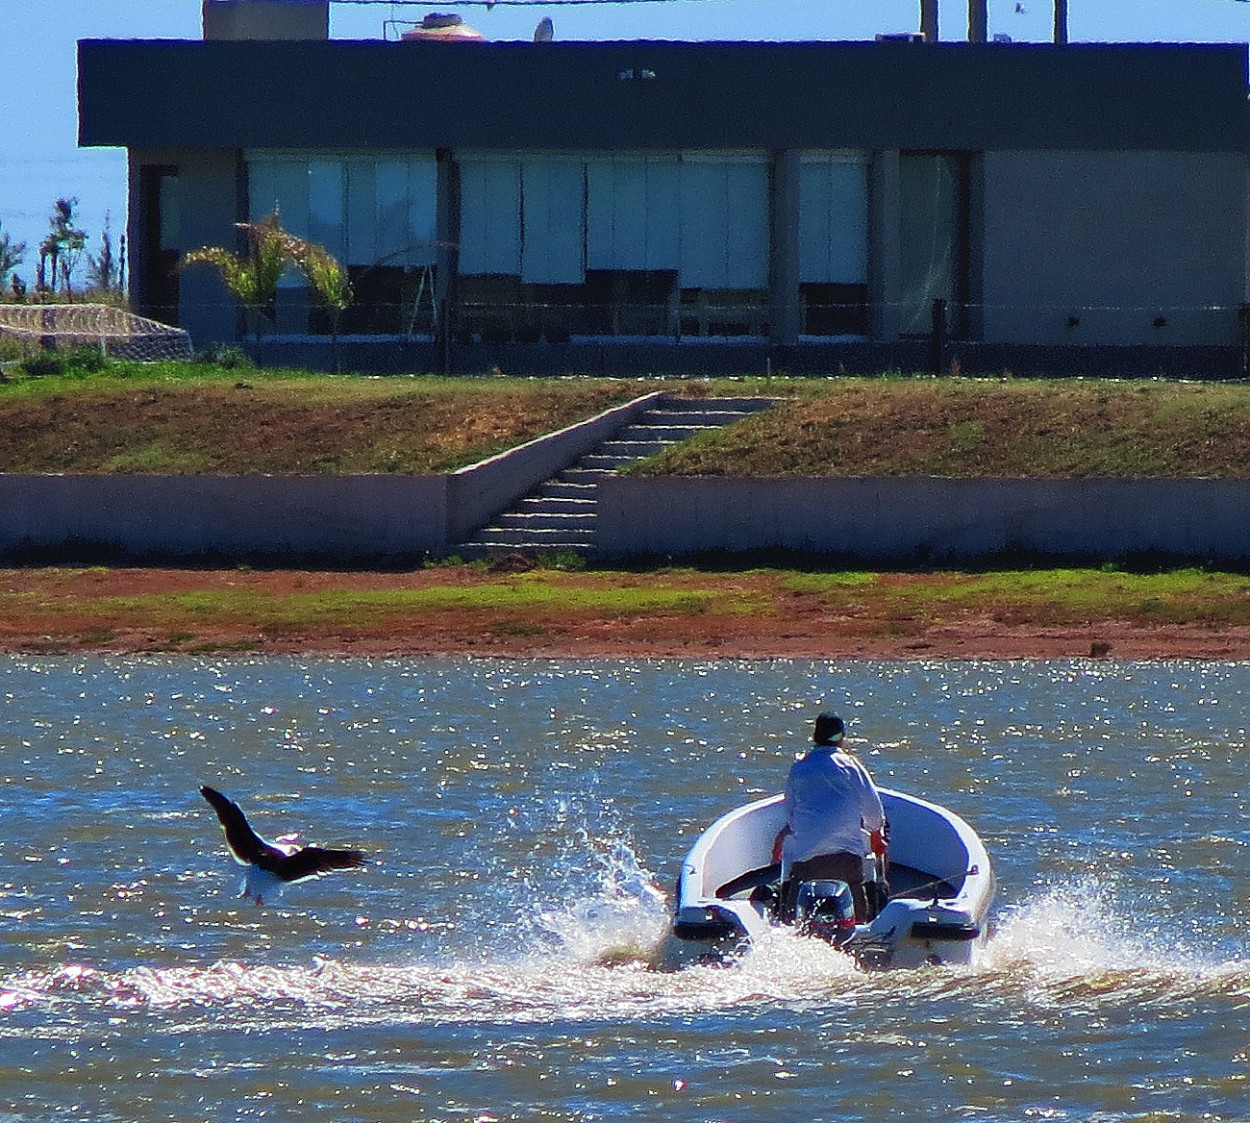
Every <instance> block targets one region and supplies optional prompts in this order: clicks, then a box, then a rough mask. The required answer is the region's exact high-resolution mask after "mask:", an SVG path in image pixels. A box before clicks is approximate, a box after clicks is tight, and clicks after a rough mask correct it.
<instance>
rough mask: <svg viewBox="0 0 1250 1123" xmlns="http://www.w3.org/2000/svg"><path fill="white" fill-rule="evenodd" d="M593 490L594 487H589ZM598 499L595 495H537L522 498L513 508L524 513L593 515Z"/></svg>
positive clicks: (589, 489) (519, 512)
mask: <svg viewBox="0 0 1250 1123" xmlns="http://www.w3.org/2000/svg"><path fill="white" fill-rule="evenodd" d="M587 490H588V491H591V492H593V491H594V489H593V488H588V489H587ZM597 505H598V501H597V500H596V499H594V498H593V497H590V496H588V497H586V498H582V497H580V496H578V497H576V498H574V497H572V496H564V495H536V496H530V497H528V498H526V499H522V500H521V501H520V502H519V503H518V504H517V505H516V506H515V507H513V508H512V509H513V510H514V511H516V512H517V513H518V514H522V515H589V516H593V515H594V512H595V508H596V507H597Z"/></svg>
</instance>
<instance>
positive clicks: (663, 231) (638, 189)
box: [586, 158, 681, 270]
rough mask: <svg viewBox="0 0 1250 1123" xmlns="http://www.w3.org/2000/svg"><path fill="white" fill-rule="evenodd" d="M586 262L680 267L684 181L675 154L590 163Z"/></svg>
mask: <svg viewBox="0 0 1250 1123" xmlns="http://www.w3.org/2000/svg"><path fill="white" fill-rule="evenodd" d="M586 192H587V194H586V267H587V268H588V269H626V270H643V269H676V268H677V267H678V264H679V256H680V254H679V244H680V243H679V225H678V215H679V209H680V195H681V193H680V187H679V181H678V165H677V162H676V160H675V159H673V158H652V159H621V160H591V161H589V162H588V163H587V165H586Z"/></svg>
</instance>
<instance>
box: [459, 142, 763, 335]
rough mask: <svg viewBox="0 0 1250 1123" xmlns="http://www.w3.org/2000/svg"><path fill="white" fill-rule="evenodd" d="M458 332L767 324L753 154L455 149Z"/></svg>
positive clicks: (666, 330)
mask: <svg viewBox="0 0 1250 1123" xmlns="http://www.w3.org/2000/svg"><path fill="white" fill-rule="evenodd" d="M459 276H460V302H461V309H462V313H463V314H462V316H461V324H460V330H461V332H462V334H464V335H468V336H480V337H482V338H491V339H503V338H511V337H516V338H537V337H538V336H540V335H546V336H547V337H548V338H565V337H567V336H568V335H569V334H582V333H585V334H594V335H600V334H608V335H669V336H674V337H675V336H677V335H678V334H683V333H684V334H696V335H726V334H736V335H741V334H764V333H766V331H767V310H768V281H769V174H768V163H767V160H766V158H765V157H764V156H763V155H762V154H735V153H697V154H696V153H687V154H677V153H673V154H667V155H645V156H643V155H638V156H628V155H623V156H619V157H607V156H593V157H591V156H586V157H569V156H539V155H534V156H525V157H519V156H518V157H512V156H504V155H490V154H480V155H476V154H469V155H465V156H463V157H461V159H460V256H459Z"/></svg>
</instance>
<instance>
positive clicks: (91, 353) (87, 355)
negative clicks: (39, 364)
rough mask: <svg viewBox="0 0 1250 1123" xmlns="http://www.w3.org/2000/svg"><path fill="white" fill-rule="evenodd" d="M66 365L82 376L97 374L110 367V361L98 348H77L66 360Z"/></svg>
mask: <svg viewBox="0 0 1250 1123" xmlns="http://www.w3.org/2000/svg"><path fill="white" fill-rule="evenodd" d="M65 365H66V366H67V367H68V368H69V369H70V370H72V371H78V372H80V373H82V374H95V373H96V372H97V371H102V370H103V369H104V368H105V367H106V366H108V359H107V358H105V356H104V352H103V351H101V350H100V348H98V347H92V346H89V345H88V346H83V347H75V348H74V349H73V350H72V351H71V352H70V353H69V354H68V355H67V356H66V358H65Z"/></svg>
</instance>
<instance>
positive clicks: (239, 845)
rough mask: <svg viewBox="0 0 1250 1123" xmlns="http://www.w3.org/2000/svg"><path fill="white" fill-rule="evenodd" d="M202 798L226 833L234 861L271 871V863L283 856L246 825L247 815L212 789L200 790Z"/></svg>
mask: <svg viewBox="0 0 1250 1123" xmlns="http://www.w3.org/2000/svg"><path fill="white" fill-rule="evenodd" d="M200 795H202V796H203V797H204V798H205V799H206V800H208V802H209V803H210V804H212V808H213V810H214V811H216V812H217V818H218V819H220V820H221V825H222V828H223V829H224V830H225V832H226V845H227V846H229V847H230V852H231V854H233V855H234V860H235V861H236V862H238V863H239V865H241V866H260V867H261V868H262V869H272V868H273V866H274V863H276V862H279V861H281V860H282V859H284V858H285V857H286V854H285V853H284V852H283V851H282V850H279V849H278V847H276V846H271V845H270V844H269V843H268V842H266V841H265V840H264V839H263V838H261V837H260V835H258V834H257V833H256V832H255V831H254V830H252V828H251V827H250V826H249V825H248V822H247V816H246V815H244V814H243V811H242V809H241V808H240V807H239V805H238V804H237V803H235V802H234V800H232V799H229V798H227V797H226V796H224V795H222V794H221V792H219V791H217V789H216V788H210V787H207V786H205V787H202V788H200Z"/></svg>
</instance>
